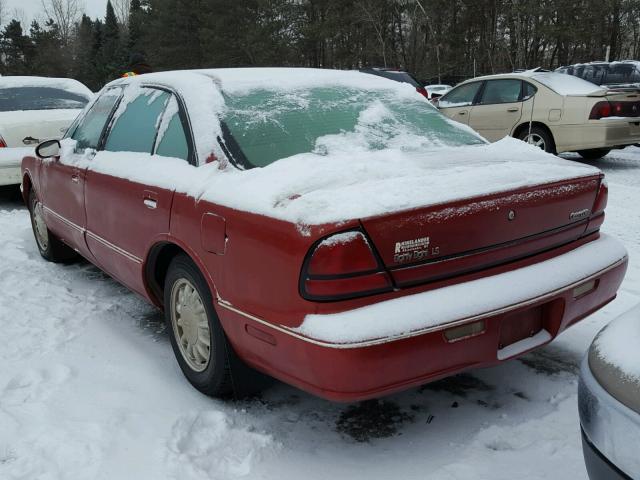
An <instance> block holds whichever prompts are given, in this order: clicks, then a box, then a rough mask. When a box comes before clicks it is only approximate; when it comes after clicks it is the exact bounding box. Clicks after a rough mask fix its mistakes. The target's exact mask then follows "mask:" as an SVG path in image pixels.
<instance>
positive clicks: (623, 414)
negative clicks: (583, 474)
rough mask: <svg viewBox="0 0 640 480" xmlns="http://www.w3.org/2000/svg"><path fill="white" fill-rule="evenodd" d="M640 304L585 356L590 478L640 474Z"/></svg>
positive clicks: (582, 395)
mask: <svg viewBox="0 0 640 480" xmlns="http://www.w3.org/2000/svg"><path fill="white" fill-rule="evenodd" d="M639 319H640V307H635V308H634V309H632V310H630V311H629V312H627V313H625V314H624V315H622V316H621V317H619V318H617V319H615V320H614V321H612V322H611V323H609V325H607V326H606V327H605V328H604V329H603V330H602V331H601V332H600V333H599V334H598V336H597V337H596V338H595V340H594V341H593V343H592V344H591V347H590V348H589V351H588V353H587V355H586V357H585V359H584V361H583V362H582V368H581V371H580V383H579V385H578V405H579V411H580V426H581V427H582V449H583V452H584V460H585V464H586V466H587V472H588V473H589V478H590V480H631V479H634V478H635V479H638V478H640V456H638V445H640V350H639V349H638V344H639V343H640V322H639V321H638V320H639Z"/></svg>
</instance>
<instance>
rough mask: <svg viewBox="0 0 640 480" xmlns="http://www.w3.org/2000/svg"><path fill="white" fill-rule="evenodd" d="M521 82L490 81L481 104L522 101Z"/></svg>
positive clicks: (507, 80)
mask: <svg viewBox="0 0 640 480" xmlns="http://www.w3.org/2000/svg"><path fill="white" fill-rule="evenodd" d="M521 86H522V81H521V80H513V79H504V80H489V81H488V82H487V84H486V85H485V87H484V92H483V93H482V100H481V101H480V103H482V104H484V105H490V104H495V103H514V102H518V101H520V89H521Z"/></svg>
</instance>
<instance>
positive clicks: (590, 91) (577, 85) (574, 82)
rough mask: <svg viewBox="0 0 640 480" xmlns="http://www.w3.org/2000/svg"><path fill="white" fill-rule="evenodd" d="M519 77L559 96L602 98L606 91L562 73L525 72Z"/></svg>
mask: <svg viewBox="0 0 640 480" xmlns="http://www.w3.org/2000/svg"><path fill="white" fill-rule="evenodd" d="M521 75H525V76H529V77H531V78H533V79H534V80H536V81H538V82H540V83H541V84H543V85H545V86H547V87H549V88H550V89H551V90H553V91H554V92H556V93H557V94H559V95H568V96H574V95H599V96H603V95H604V94H605V93H606V92H607V91H606V89H604V88H602V87H598V86H597V85H594V84H593V83H591V82H587V81H586V80H583V79H581V78H578V77H574V76H573V75H565V74H563V73H555V72H538V71H527V72H524V73H522V74H521Z"/></svg>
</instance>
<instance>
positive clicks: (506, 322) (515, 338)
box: [498, 305, 544, 350]
mask: <svg viewBox="0 0 640 480" xmlns="http://www.w3.org/2000/svg"><path fill="white" fill-rule="evenodd" d="M543 314H544V305H540V306H538V307H533V308H530V309H528V310H525V311H522V312H517V313H512V314H509V315H506V316H505V317H504V318H503V319H502V322H500V341H499V343H498V349H499V350H502V349H504V348H505V347H508V346H509V345H513V344H514V343H517V342H519V341H521V340H524V339H526V338H530V337H534V336H535V335H536V334H537V333H539V332H540V331H541V330H542V327H543V320H544V318H543Z"/></svg>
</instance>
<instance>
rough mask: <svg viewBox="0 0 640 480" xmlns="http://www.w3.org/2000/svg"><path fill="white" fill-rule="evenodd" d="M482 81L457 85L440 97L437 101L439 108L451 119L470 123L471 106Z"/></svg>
mask: <svg viewBox="0 0 640 480" xmlns="http://www.w3.org/2000/svg"><path fill="white" fill-rule="evenodd" d="M482 83H483V82H481V81H478V82H471V83H465V84H464V85H460V86H459V87H455V88H454V89H452V90H451V91H449V93H447V94H446V95H443V96H442V97H440V99H439V100H438V103H437V106H438V109H439V110H440V111H441V112H442V113H443V114H444V115H446V116H447V117H449V118H450V119H452V120H455V121H457V122H460V123H464V124H465V125H468V124H469V116H470V113H471V108H472V107H473V103H474V101H475V99H476V97H477V96H478V92H479V91H480V87H481V86H482Z"/></svg>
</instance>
